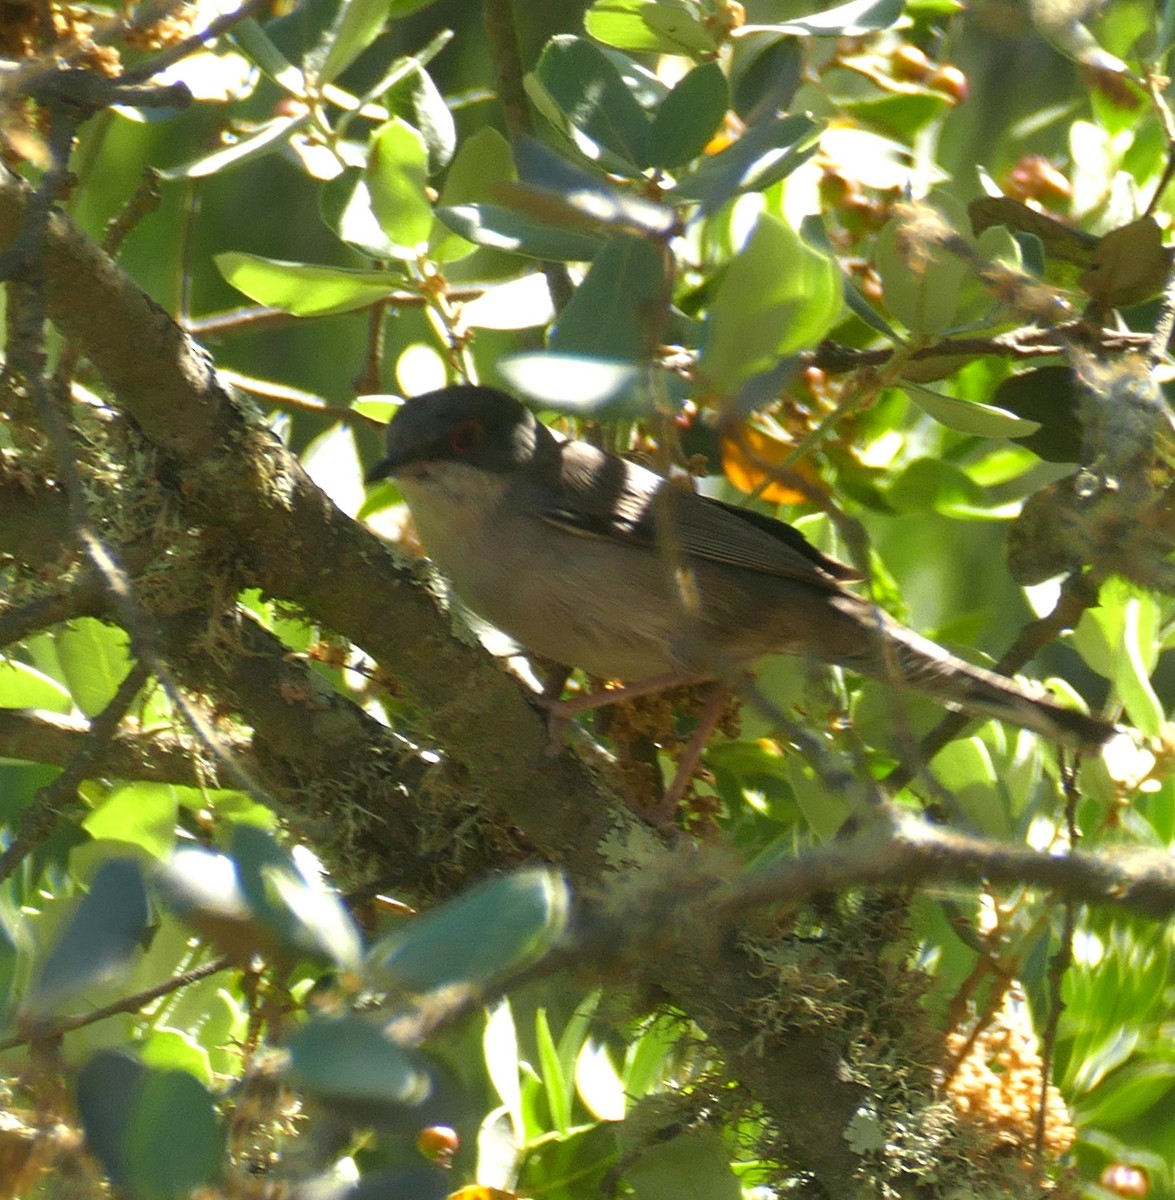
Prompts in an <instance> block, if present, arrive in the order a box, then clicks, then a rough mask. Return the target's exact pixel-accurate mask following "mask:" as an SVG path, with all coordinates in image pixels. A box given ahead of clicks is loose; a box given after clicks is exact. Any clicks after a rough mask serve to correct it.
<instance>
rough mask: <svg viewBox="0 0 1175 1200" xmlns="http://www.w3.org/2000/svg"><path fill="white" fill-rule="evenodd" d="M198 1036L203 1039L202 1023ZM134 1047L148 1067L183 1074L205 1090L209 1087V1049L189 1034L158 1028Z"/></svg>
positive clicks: (182, 1031) (210, 1066)
mask: <svg viewBox="0 0 1175 1200" xmlns="http://www.w3.org/2000/svg"><path fill="white" fill-rule="evenodd" d="M202 1015H203V1013H202ZM200 1033H201V1036H203V1034H204V1029H203V1025H202V1024H201V1028H200ZM137 1045H138V1048H139V1053H140V1054H141V1055H142V1058H143V1062H144V1063H146V1065H147V1066H149V1067H156V1068H157V1069H159V1070H168V1071H186V1072H187V1073H188V1074H189V1075H191V1076H192V1077H193V1078H194V1079H198V1080H199V1081H200V1082H201V1083H202V1084H204V1086H205V1087H211V1086H212V1062H211V1058H210V1056H209V1053H208V1050H207V1049H206V1048H205V1047H204V1046H201V1045H200V1044H199V1042H197V1041H196V1039H195V1037H193V1036H192V1034H190V1033H187V1032H186V1031H184V1030H182V1029H169V1028H168V1027H167V1026H165V1025H161V1026H157V1027H156V1028H155V1029H152V1030H151V1032H150V1033H148V1034H147V1036H146V1037H145V1038H143V1040H142V1041H141V1042H139V1043H137Z"/></svg>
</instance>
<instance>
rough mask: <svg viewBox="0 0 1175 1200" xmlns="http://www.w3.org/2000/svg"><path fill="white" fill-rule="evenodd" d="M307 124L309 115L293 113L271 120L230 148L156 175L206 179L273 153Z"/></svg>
mask: <svg viewBox="0 0 1175 1200" xmlns="http://www.w3.org/2000/svg"><path fill="white" fill-rule="evenodd" d="M309 124H310V113H309V111H307V112H302V113H294V114H292V115H290V116H282V117H274V119H273V120H272V121H268V122H266V123H265V124H264V125H262V126H261V128H260V129H257V130H255V131H254V132H253V133H251V134H249V136H248V137H245V138H242V139H241V140H240V141H239V142H235V143H234V144H233V145H231V146H225V147H223V148H220V149H217V150H213V151H212V152H211V153H210V154H202V155H201V156H200V157H199V158H196V159H193V160H192V161H190V162H187V163H182V164H181V165H180V166H178V167H171V168H169V169H168V170H166V171H160V172H159V178H160V179H163V180H166V181H168V182H174V181H176V180H179V179H205V178H207V177H208V176H210V175H217V174H219V173H220V172H221V171H226V170H228V169H229V167H241V166H244V165H245V163H248V162H252V161H253V160H254V159H258V158H262V157H264V156H265V155H267V154H273V153H275V152H276V151H277V150H279V149H280V148H281V147H282V146H284V145H285V144H286V142H288V141H289V140H290V138H291V137H292V136H293V135H294V134H295V133H297V132H298V131H299V130H301V129H303V128H304V127H305V126H307V125H309Z"/></svg>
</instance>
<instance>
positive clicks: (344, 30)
mask: <svg viewBox="0 0 1175 1200" xmlns="http://www.w3.org/2000/svg"><path fill="white" fill-rule="evenodd" d="M388 10H389V0H343V2H342V4H340V5H339V11H338V15H337V16H336V17H335V19H334V23H333V24H332V26H331V28H330V29H329V30H328V31H327V33H326V35H325V36H324V38H323V44H324V45H325V46H326V53H325V55H323V56H322V60H321V62H320V63H318V65H317V75H318V81H319V83H320V84H323V83H333V82H334V81H335V80H336V79H338V77H339V76H340V75H341V74H342V73H343V72H344V71H345V70H346V69H347V68H348V67H349V66H350V65H351V64H352V63H353V62H354V61H355V60H356V59H357V58H358V57H359V55H360V54H362V53H363V51H364V50H366V49H367V47H368V46H370V45H371V43H372V42H374V41H375V39H376V38H377V37H379V35H380V33H381V32H382V31H383V27H384V25H385V24H386V23H387V20H388V17H389V15H390V14H389V11H388Z"/></svg>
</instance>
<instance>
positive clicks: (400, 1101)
mask: <svg viewBox="0 0 1175 1200" xmlns="http://www.w3.org/2000/svg"><path fill="white" fill-rule="evenodd" d="M286 1049H287V1050H288V1051H289V1055H290V1076H291V1078H292V1079H293V1081H294V1082H295V1083H296V1084H297V1085H298V1087H300V1088H303V1089H305V1090H306V1091H308V1092H311V1093H313V1095H314V1096H315V1097H317V1098H318V1099H319V1100H322V1101H326V1102H329V1101H331V1100H351V1101H359V1102H370V1103H376V1104H389V1105H396V1106H402V1107H405V1108H415V1107H417V1106H418V1105H420V1104H421V1103H423V1102H424V1100H426V1099H427V1098H428V1097H429V1095H430V1094H431V1093H432V1089H433V1074H432V1070H431V1067H430V1065H429V1063H428V1060H427V1059H425V1058H424V1057H423V1056H422V1055H420V1054H418V1053H417V1052H416V1051H414V1050H410V1049H407V1048H406V1047H403V1046H398V1045H396V1043H395V1042H393V1041H391V1040H389V1039H388V1038H387V1037H385V1036H384V1035H383V1033H381V1032H380V1030H379V1029H378V1027H377V1026H376V1025H374V1024H373V1023H372V1022H371V1021H369V1020H365V1019H364V1018H363V1017H360V1016H358V1015H356V1014H353V1013H348V1014H346V1015H344V1016H341V1017H312V1018H311V1019H310V1020H309V1021H308V1022H307V1023H306V1024H305V1025H304V1026H303V1027H302V1028H301V1029H300V1030H299V1031H298V1032H297V1033H295V1034H294V1036H293V1037H292V1038H291V1039H290V1040H289V1042H288V1043H287V1046H286Z"/></svg>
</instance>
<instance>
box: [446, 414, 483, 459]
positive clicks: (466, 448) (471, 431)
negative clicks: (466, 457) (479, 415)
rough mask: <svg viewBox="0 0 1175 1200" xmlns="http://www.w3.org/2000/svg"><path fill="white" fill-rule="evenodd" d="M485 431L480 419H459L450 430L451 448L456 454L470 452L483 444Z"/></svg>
mask: <svg viewBox="0 0 1175 1200" xmlns="http://www.w3.org/2000/svg"><path fill="white" fill-rule="evenodd" d="M483 432H484V431H483V430H482V427H481V422H480V421H475V420H473V418H470V419H469V420H467V421H458V422H457V424H456V425H454V426H453V428H452V429H451V430H450V432H449V449H450V450H452V451H453V453H454V454H458V455H463V454H469V453H470V451H472V450H475V449H476V448H477V447H478V446H479V445H481V439H482V436H483Z"/></svg>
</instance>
